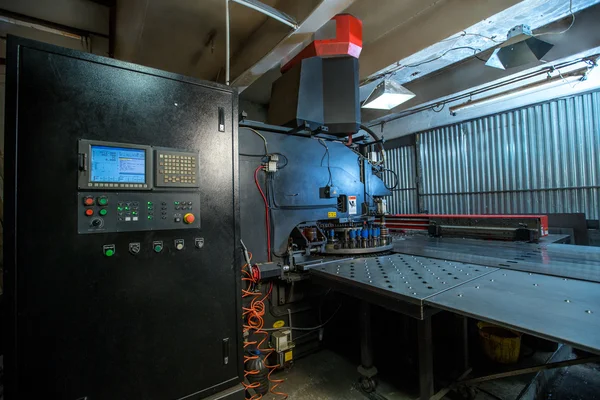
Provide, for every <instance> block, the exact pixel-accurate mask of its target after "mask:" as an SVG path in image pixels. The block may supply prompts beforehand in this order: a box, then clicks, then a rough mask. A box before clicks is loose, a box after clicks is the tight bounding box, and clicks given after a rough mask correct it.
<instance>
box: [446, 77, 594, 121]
mask: <svg viewBox="0 0 600 400" xmlns="http://www.w3.org/2000/svg"><path fill="white" fill-rule="evenodd" d="M588 71H589V68H588V67H585V68H580V69H577V70H575V71H572V72H567V73H564V74H562V73H560V71H559V74H558V75H556V76H554V77H551V76H548V77H547V78H546V79H543V80H540V81H537V82H532V83H529V84H527V85H524V86H520V87H517V88H514V89H510V90H506V91H504V92H500V93H496V94H493V95H491V96H487V97H482V98H479V99H476V100H469V101H467V102H466V103H462V104H457V105H455V106H452V107H449V111H450V114H452V115H454V114H455V113H456V112H457V111H462V110H466V109H468V108H472V107H477V106H482V105H485V104H490V103H496V102H499V101H502V100H506V99H509V98H512V97H515V96H517V95H521V94H523V93H527V92H533V91H540V90H545V89H549V88H550V87H556V86H562V85H564V84H570V83H573V82H576V81H581V80H582V79H583V77H585V76H586V74H587V73H588Z"/></svg>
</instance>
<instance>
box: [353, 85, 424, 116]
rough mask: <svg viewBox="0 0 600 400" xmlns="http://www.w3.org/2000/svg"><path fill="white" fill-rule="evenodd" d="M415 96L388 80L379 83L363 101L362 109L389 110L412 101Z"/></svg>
mask: <svg viewBox="0 0 600 400" xmlns="http://www.w3.org/2000/svg"><path fill="white" fill-rule="evenodd" d="M413 97H415V94H414V93H413V92H411V91H410V90H408V89H407V88H405V87H404V86H402V85H400V84H399V83H398V82H395V81H393V80H391V79H389V78H386V79H384V80H383V81H382V82H380V83H379V84H378V85H377V86H375V89H373V91H372V92H371V94H370V95H369V97H367V99H366V100H365V102H364V103H363V105H362V108H374V109H378V110H391V109H392V108H394V107H397V106H398V105H400V104H402V103H404V102H406V101H408V100H410V99H412V98H413Z"/></svg>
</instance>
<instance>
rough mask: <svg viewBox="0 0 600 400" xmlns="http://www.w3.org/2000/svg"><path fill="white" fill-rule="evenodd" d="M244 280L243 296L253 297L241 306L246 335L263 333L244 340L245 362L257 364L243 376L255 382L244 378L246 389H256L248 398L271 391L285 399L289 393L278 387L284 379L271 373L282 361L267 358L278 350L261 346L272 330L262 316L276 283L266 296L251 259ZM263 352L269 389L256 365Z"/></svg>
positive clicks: (271, 286)
mask: <svg viewBox="0 0 600 400" xmlns="http://www.w3.org/2000/svg"><path fill="white" fill-rule="evenodd" d="M249 256H250V260H251V259H252V254H251V253H249ZM256 270H257V271H258V268H256ZM242 281H243V282H247V286H246V288H245V289H242V299H244V298H248V299H250V298H251V300H250V303H249V305H248V307H242V310H243V312H242V317H243V318H244V321H245V322H244V325H243V331H244V336H246V335H247V337H248V338H249V336H250V335H251V334H253V335H262V336H263V338H262V340H260V342H259V341H257V340H253V341H251V340H248V339H245V340H244V366H248V365H252V366H254V368H253V369H250V370H247V369H244V378H246V379H248V382H251V381H254V382H251V383H246V382H243V385H244V387H245V388H246V390H247V391H248V390H249V389H254V392H255V394H254V395H252V396H251V397H250V398H249V400H260V399H262V398H263V395H264V394H266V393H267V392H269V391H270V392H271V393H272V394H274V395H278V396H282V397H283V398H284V399H287V398H288V395H287V394H285V393H282V392H278V391H276V390H275V389H276V388H277V387H278V386H279V385H281V384H282V383H283V382H284V381H283V379H273V378H271V374H272V373H273V371H274V370H275V369H277V368H278V367H279V365H278V364H277V365H267V359H268V358H269V356H270V355H271V354H272V353H273V352H274V351H275V350H274V349H272V348H270V347H268V348H263V347H262V346H263V345H264V344H265V342H267V339H268V338H269V333H268V332H266V331H264V330H263V327H264V319H263V316H264V315H265V309H266V306H265V303H264V301H265V300H266V299H267V298H268V297H269V296H270V295H271V292H272V291H273V284H272V283H271V285H270V287H269V291H268V293H267V294H266V295H265V296H264V297H263V295H262V293H261V292H260V291H259V290H257V289H256V286H257V285H258V282H259V281H260V273H254V269H253V267H252V265H250V264H248V263H246V264H245V265H244V266H243V267H242ZM250 346H256V350H257V352H250V351H249V349H248V348H249V347H250ZM260 353H262V354H265V357H264V359H263V360H262V362H264V365H265V366H266V368H268V369H269V373H268V374H267V380H268V382H269V383H271V384H272V385H268V386H271V388H270V390H269V387H263V384H261V377H260V376H259V375H260V374H261V371H260V370H259V369H256V366H259V365H260V364H261V362H260V361H259V360H260Z"/></svg>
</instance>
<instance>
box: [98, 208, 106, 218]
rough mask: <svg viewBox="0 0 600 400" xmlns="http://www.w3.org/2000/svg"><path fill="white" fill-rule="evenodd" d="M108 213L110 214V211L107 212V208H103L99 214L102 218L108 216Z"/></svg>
mask: <svg viewBox="0 0 600 400" xmlns="http://www.w3.org/2000/svg"><path fill="white" fill-rule="evenodd" d="M107 213H108V211H107V210H106V209H105V208H103V209H102V210H100V211H99V212H98V214H100V215H102V216H104V215H106V214H107Z"/></svg>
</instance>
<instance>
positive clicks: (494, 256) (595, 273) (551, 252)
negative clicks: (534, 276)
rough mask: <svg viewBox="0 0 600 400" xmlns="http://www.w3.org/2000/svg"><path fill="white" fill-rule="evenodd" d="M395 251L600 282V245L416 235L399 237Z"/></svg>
mask: <svg viewBox="0 0 600 400" xmlns="http://www.w3.org/2000/svg"><path fill="white" fill-rule="evenodd" d="M394 251H396V252H399V253H403V254H412V255H416V256H423V257H431V258H436V259H442V260H452V261H460V262H465V263H471V264H478V265H486V266H490V267H497V268H505V269H514V270H518V271H527V272H534V273H540V274H545V275H553V276H559V277H566V278H572V279H580V280H586V281H592V282H600V247H592V246H575V245H569V244H555V243H539V244H535V243H515V242H490V241H485V240H474V239H456V238H431V237H426V236H412V237H407V238H405V239H402V240H396V241H395V242H394Z"/></svg>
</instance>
